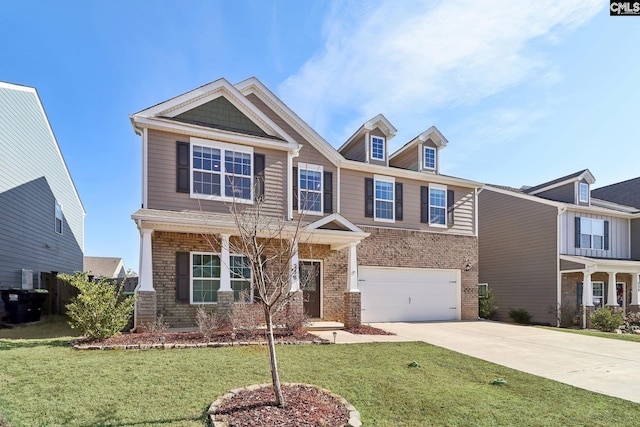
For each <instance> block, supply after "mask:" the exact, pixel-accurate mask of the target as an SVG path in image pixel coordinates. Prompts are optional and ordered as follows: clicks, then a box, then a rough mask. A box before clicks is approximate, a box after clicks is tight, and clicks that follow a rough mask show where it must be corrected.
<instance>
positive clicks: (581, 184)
mask: <svg viewBox="0 0 640 427" xmlns="http://www.w3.org/2000/svg"><path fill="white" fill-rule="evenodd" d="M583 188H586V192H585V195H586V199H583V198H582V189H583ZM578 202H580V203H589V184H587V183H586V182H579V183H578Z"/></svg>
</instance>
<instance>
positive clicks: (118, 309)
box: [59, 273, 135, 340]
mask: <svg viewBox="0 0 640 427" xmlns="http://www.w3.org/2000/svg"><path fill="white" fill-rule="evenodd" d="M59 277H60V278H61V279H62V280H64V281H65V282H67V283H68V284H69V285H71V286H73V287H74V288H76V289H77V290H78V292H79V294H78V295H77V296H75V297H74V298H72V299H71V302H70V303H69V304H67V315H68V316H69V318H70V321H69V324H70V325H71V327H72V328H74V329H78V330H79V331H80V333H81V334H82V335H83V336H84V337H86V338H88V339H90V340H99V339H104V338H109V337H112V336H114V335H117V334H119V333H120V331H121V330H122V329H123V328H124V327H125V326H126V325H127V323H128V322H129V319H130V317H131V313H133V309H134V303H135V297H134V296H129V297H126V298H122V297H121V295H120V293H121V290H122V287H119V286H117V285H114V284H112V283H110V282H109V281H108V280H105V279H100V280H98V281H97V282H90V281H89V280H87V276H86V273H76V274H74V275H73V276H71V275H68V274H61V275H60V276H59Z"/></svg>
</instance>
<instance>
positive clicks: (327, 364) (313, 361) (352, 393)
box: [0, 330, 640, 427]
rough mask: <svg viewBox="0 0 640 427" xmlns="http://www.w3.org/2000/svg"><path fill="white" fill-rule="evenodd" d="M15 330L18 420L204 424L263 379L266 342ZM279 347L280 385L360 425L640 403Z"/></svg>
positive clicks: (498, 373)
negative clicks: (101, 337)
mask: <svg viewBox="0 0 640 427" xmlns="http://www.w3.org/2000/svg"><path fill="white" fill-rule="evenodd" d="M14 331H16V330H13V331H5V330H0V361H1V362H2V363H1V364H0V420H1V419H2V418H1V417H2V416H3V417H4V418H5V419H6V420H7V421H8V422H9V423H10V425H11V426H13V427H18V426H67V425H74V426H95V425H102V426H153V425H155V426H204V425H205V419H206V410H207V408H208V406H209V404H210V403H211V402H212V401H213V400H214V399H216V398H217V397H218V396H220V395H221V394H222V393H224V392H225V391H226V390H228V389H230V388H235V387H239V386H243V385H248V384H253V383H264V382H269V378H270V376H269V371H268V366H269V362H268V356H267V350H266V348H264V347H233V348H231V347H227V348H215V349H214V348H205V349H186V350H147V351H76V350H71V349H70V348H68V347H67V346H66V342H67V341H68V340H69V338H46V339H44V338H42V337H41V336H38V337H37V338H32V339H26V340H18V339H7V338H5V337H6V335H7V334H8V333H13V334H15V332H14ZM14 338H15V337H14ZM277 351H278V356H279V358H280V359H279V360H280V370H281V375H282V379H283V381H289V382H305V383H313V384H317V385H319V386H320V387H324V388H327V389H330V390H332V391H334V392H335V393H338V394H340V395H342V396H344V397H345V398H346V399H347V400H348V401H349V402H350V403H352V404H353V405H355V406H356V408H357V409H358V410H359V411H360V412H361V414H362V421H363V423H364V425H365V426H412V427H413V426H432V425H447V426H483V425H484V426H513V425H521V426H556V425H590V426H597V425H601V426H610V425H617V426H637V425H640V405H638V404H634V403H631V402H627V401H623V400H620V399H616V398H612V397H607V396H603V395H599V394H596V393H592V392H588V391H584V390H580V389H576V388H573V387H571V386H567V385H564V384H560V383H556V382H554V381H550V380H546V379H543V378H538V377H534V376H532V375H528V374H524V373H520V372H517V371H514V370H511V369H508V368H504V367H501V366H497V365H494V364H491V363H488V362H483V361H480V360H477V359H473V358H470V357H468V356H464V355H461V354H458V353H454V352H451V351H448V350H444V349H441V348H438V347H434V346H431V345H428V344H424V343H384V344H383V343H378V344H358V345H322V346H320V345H304V346H279V347H278V349H277ZM413 361H416V362H417V365H418V366H417V367H410V366H409V364H410V363H411V362H413ZM497 378H504V379H506V381H507V384H505V385H502V386H499V385H491V382H492V381H493V380H495V379H497Z"/></svg>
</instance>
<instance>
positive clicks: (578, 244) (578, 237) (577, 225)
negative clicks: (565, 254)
mask: <svg viewBox="0 0 640 427" xmlns="http://www.w3.org/2000/svg"><path fill="white" fill-rule="evenodd" d="M575 224H576V226H575V229H576V237H575V239H576V248H579V247H580V218H579V217H576V220H575Z"/></svg>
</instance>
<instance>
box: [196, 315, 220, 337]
mask: <svg viewBox="0 0 640 427" xmlns="http://www.w3.org/2000/svg"><path fill="white" fill-rule="evenodd" d="M223 320H224V319H220V317H219V316H218V313H217V312H215V311H207V310H206V309H204V308H203V307H199V308H198V310H197V311H196V325H198V329H199V330H200V332H201V333H202V336H203V337H204V338H205V339H206V340H208V339H209V338H211V337H212V336H213V335H214V334H215V333H216V332H218V331H219V330H220V329H222V327H223V326H224V321H223Z"/></svg>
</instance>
